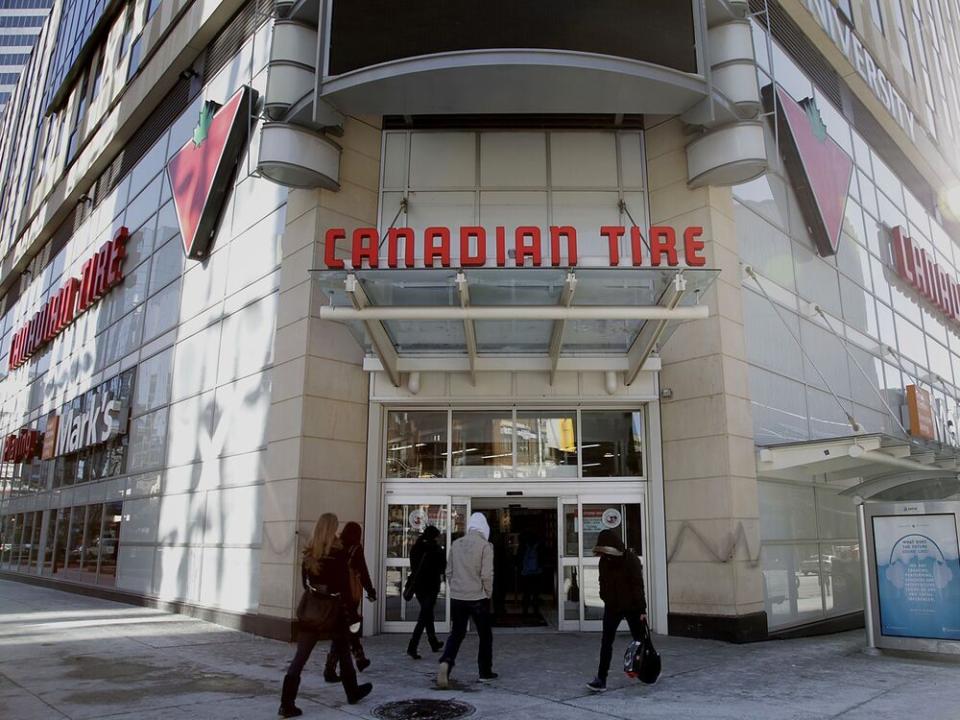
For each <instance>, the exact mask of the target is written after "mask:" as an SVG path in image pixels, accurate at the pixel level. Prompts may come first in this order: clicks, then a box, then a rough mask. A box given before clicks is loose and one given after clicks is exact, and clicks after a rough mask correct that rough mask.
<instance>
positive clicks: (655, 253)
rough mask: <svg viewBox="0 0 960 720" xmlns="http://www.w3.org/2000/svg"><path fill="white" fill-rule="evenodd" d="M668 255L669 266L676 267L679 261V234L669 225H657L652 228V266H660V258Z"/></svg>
mask: <svg viewBox="0 0 960 720" xmlns="http://www.w3.org/2000/svg"><path fill="white" fill-rule="evenodd" d="M664 253H666V256H667V265H669V266H670V267H676V266H677V265H678V264H679V261H678V260H677V233H676V232H674V229H673V228H672V227H669V226H667V225H655V226H653V227H651V228H650V264H651V265H653V266H654V267H658V266H659V265H660V256H661V255H662V254H664Z"/></svg>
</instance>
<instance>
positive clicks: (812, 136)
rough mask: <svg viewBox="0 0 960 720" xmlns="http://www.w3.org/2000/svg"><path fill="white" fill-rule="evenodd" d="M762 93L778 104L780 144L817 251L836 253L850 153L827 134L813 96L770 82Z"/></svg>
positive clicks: (769, 105) (770, 104) (850, 172)
mask: <svg viewBox="0 0 960 720" xmlns="http://www.w3.org/2000/svg"><path fill="white" fill-rule="evenodd" d="M774 88H775V90H774ZM774 91H775V92H776V103H774ZM763 94H764V100H765V103H766V105H767V109H768V110H771V109H772V107H773V105H774V104H776V112H777V120H778V124H779V135H780V150H781V153H782V155H783V160H784V164H785V165H786V168H787V174H788V175H789V176H790V183H791V185H792V186H793V189H794V191H795V192H796V195H797V200H798V201H799V203H800V211H801V212H802V213H803V220H804V222H805V223H806V225H807V228H808V230H809V231H810V234H811V236H812V237H813V241H814V242H815V243H816V246H817V252H819V253H820V255H822V256H828V255H836V254H837V248H838V246H839V243H840V230H841V228H842V227H843V214H844V210H845V209H846V206H847V193H848V192H849V190H850V178H852V177H853V158H851V157H850V156H849V155H848V154H847V153H846V151H845V150H844V149H843V148H842V147H840V145H839V144H837V141H836V140H834V139H833V138H832V137H830V136H829V135H827V128H826V126H825V125H824V124H823V119H822V118H821V117H820V110H819V108H817V104H816V102H815V101H814V100H813V98H807V99H805V100H801V101H800V102H797V101H796V100H794V99H793V98H792V97H790V95H789V94H788V93H787V92H786V91H785V90H784V89H783V88H782V87H780V86H779V85H776V86H774V85H772V84H771V85H767V86H766V87H765V88H764V89H763Z"/></svg>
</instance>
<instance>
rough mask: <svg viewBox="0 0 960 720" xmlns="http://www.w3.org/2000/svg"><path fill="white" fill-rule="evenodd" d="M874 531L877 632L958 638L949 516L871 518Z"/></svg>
mask: <svg viewBox="0 0 960 720" xmlns="http://www.w3.org/2000/svg"><path fill="white" fill-rule="evenodd" d="M873 528H874V544H875V546H876V553H877V555H876V563H877V586H878V588H879V601H880V628H881V632H882V633H883V634H884V635H887V636H895V637H913V638H934V639H942V640H960V558H958V555H960V553H958V547H957V525H956V521H955V520H954V516H953V515H952V514H943V515H900V516H882V517H875V518H874V519H873Z"/></svg>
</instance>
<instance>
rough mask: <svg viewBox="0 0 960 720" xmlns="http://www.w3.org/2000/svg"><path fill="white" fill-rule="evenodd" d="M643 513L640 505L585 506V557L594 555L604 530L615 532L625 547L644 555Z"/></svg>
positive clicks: (606, 504) (607, 504)
mask: <svg viewBox="0 0 960 720" xmlns="http://www.w3.org/2000/svg"><path fill="white" fill-rule="evenodd" d="M642 513H643V511H642V508H641V506H640V505H639V504H614V503H603V504H593V505H584V506H583V555H584V557H590V556H592V555H593V548H594V547H596V545H597V538H599V537H600V533H601V532H603V531H604V530H613V531H615V532H616V533H617V534H618V535H619V536H620V540H622V541H623V544H624V547H628V548H630V549H631V550H633V551H634V552H635V553H636V554H637V555H641V556H642V555H643V514H642Z"/></svg>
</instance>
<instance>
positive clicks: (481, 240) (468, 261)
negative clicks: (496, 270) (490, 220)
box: [460, 226, 487, 267]
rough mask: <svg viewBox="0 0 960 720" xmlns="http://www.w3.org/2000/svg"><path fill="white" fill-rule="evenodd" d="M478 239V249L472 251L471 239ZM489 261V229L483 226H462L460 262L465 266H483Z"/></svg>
mask: <svg viewBox="0 0 960 720" xmlns="http://www.w3.org/2000/svg"><path fill="white" fill-rule="evenodd" d="M471 239H473V240H474V241H476V247H477V251H476V252H475V253H471V252H470V240H471ZM486 263H487V231H486V230H484V229H483V228H482V227H474V226H468V227H462V228H460V264H461V265H462V266H463V267H483V266H484V265H485V264H486Z"/></svg>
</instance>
